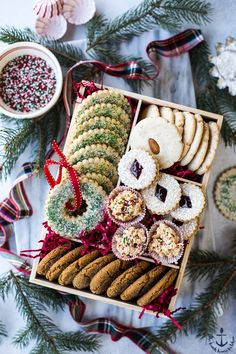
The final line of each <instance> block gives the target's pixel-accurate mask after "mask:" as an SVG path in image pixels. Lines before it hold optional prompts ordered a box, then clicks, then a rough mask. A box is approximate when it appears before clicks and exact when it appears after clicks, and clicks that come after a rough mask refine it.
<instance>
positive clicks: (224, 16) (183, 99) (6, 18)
mask: <svg viewBox="0 0 236 354" xmlns="http://www.w3.org/2000/svg"><path fill="white" fill-rule="evenodd" d="M138 2H140V1H135V0H129V1H124V0H120V1H119V2H118V1H116V2H111V1H108V0H96V4H97V9H98V11H99V12H102V13H104V14H106V15H107V16H109V17H114V16H116V15H117V14H120V13H122V12H124V11H125V10H127V9H128V8H130V7H131V6H134V5H135V4H137V3H138ZM212 3H213V5H214V7H215V10H214V14H213V22H212V23H211V24H209V25H207V26H204V27H203V32H204V34H206V39H207V40H208V41H209V43H210V45H211V48H212V49H214V43H215V42H216V41H223V40H224V38H225V37H226V36H228V35H234V34H235V27H236V25H235V23H236V21H235V20H236V12H235V10H236V2H235V1H229V0H228V1H227V7H226V6H225V3H224V2H222V1H220V0H214V1H213V0H212ZM223 3H224V4H223ZM18 4H19V3H18V1H16V0H8V1H7V2H6V1H4V2H3V1H2V2H1V12H0V26H5V25H14V26H17V27H19V28H23V27H30V28H33V26H34V20H35V19H34V15H33V12H32V1H30V0H25V1H24V5H23V6H21V11H19V12H18V11H16V10H15V9H16V8H17V7H18ZM233 20H234V21H233ZM167 36H168V34H167V33H166V32H165V31H162V30H161V31H156V32H151V33H146V34H144V35H142V36H141V38H139V39H135V40H134V41H132V42H131V43H130V44H128V45H124V51H125V52H127V53H131V52H132V53H135V55H142V56H145V46H146V45H147V43H148V42H149V41H151V40H153V39H156V38H166V37H167ZM83 38H84V28H83V27H80V28H75V27H74V26H69V30H68V32H67V34H66V36H65V38H64V39H65V40H81V39H83ZM2 47H4V45H3V44H1V43H0V49H1V48H2ZM105 82H106V84H110V85H112V86H116V87H123V88H125V86H124V84H123V82H122V80H121V79H114V78H113V79H111V78H106V80H105ZM144 94H146V95H150V96H153V97H158V98H162V99H166V100H170V101H173V102H177V103H183V104H185V105H190V106H194V105H195V96H194V90H193V84H192V78H191V70H190V66H189V60H188V55H187V54H185V55H183V56H181V57H178V58H174V59H168V58H165V59H163V60H161V74H160V76H159V78H158V79H157V80H156V82H155V84H154V85H153V86H152V87H151V88H150V87H147V88H146V89H145V90H144ZM28 156H29V151H26V152H25V153H24V156H23V157H22V158H21V159H20V161H19V163H18V164H17V165H18V166H17V167H19V166H20V165H21V163H22V162H23V161H26V159H27V158H28ZM235 164H236V158H235V154H234V152H233V150H232V149H229V148H227V149H225V148H224V146H223V144H222V143H221V145H220V148H219V151H218V154H217V158H216V161H215V164H214V168H213V173H212V177H211V180H210V184H209V189H208V190H209V193H208V210H207V213H206V217H205V222H204V226H205V229H204V232H203V233H202V234H199V235H198V237H197V239H196V241H195V243H196V244H198V245H199V246H200V247H201V248H205V249H215V250H217V251H219V252H222V251H223V249H225V248H226V247H227V244H228V240H229V239H230V237H232V235H233V231H234V229H235V224H233V223H231V222H229V221H227V220H226V219H224V218H223V217H222V216H221V215H220V214H219V213H218V211H217V210H216V208H215V206H214V203H213V200H212V187H213V182H214V180H215V176H216V175H217V174H218V173H219V172H220V171H222V170H223V169H224V168H226V167H228V166H231V165H235ZM17 167H16V169H15V170H14V171H13V174H12V176H11V177H10V178H9V179H8V180H7V181H6V182H5V183H2V185H1V191H2V193H1V198H3V197H5V196H6V195H7V193H8V191H9V188H10V185H11V182H12V181H14V177H15V175H16V173H17ZM26 188H27V193H28V196H29V199H30V200H31V201H32V204H33V208H34V215H33V216H32V217H31V218H30V219H28V220H22V221H19V222H17V223H16V224H15V232H16V240H15V243H16V245H15V246H16V249H17V251H18V252H19V251H20V250H21V249H29V248H35V245H36V241H37V239H38V237H39V235H40V229H41V222H42V220H43V204H44V201H45V197H46V195H47V192H48V186H47V184H46V182H45V180H44V179H43V178H41V179H39V178H34V179H33V180H31V181H28V182H27V187H26ZM12 244H13V246H14V242H12ZM0 267H1V268H0V272H1V273H2V272H4V271H5V270H6V269H7V268H8V265H7V264H6V263H4V262H3V261H2V260H1V259H0ZM202 286H203V285H202V284H198V283H197V284H190V283H188V282H187V280H186V279H185V280H184V285H183V287H182V289H181V294H180V296H179V300H178V303H177V305H180V306H185V307H188V306H189V305H190V303H191V300H192V297H193V294H194V293H196V292H199V291H200V290H201V288H202ZM85 302H86V304H87V305H88V306H87V312H86V318H88V319H90V318H94V317H97V316H111V317H112V318H114V319H116V320H118V321H121V322H122V323H125V324H129V325H132V326H137V327H151V328H152V329H153V330H155V328H156V326H158V325H159V324H160V323H161V321H162V320H156V319H155V318H154V317H152V316H149V315H145V316H144V317H143V319H142V320H141V321H140V320H138V319H137V318H138V315H137V313H136V312H132V311H127V310H124V309H121V308H118V307H115V306H109V305H104V304H102V303H100V302H94V301H89V300H85ZM233 309H235V306H234V307H233V304H232V307H231V309H229V310H228V311H226V312H225V313H224V314H223V316H222V317H220V318H219V327H223V328H224V330H225V332H227V333H228V334H232V335H233V333H235V329H236V326H235V324H234V321H233V315H232V313H233ZM0 319H2V320H3V321H4V322H5V323H6V326H7V330H8V333H9V338H7V339H6V340H4V342H3V343H2V344H1V346H0V353H2V352H4V351H6V352H7V353H10V354H23V353H26V351H25V350H20V349H16V348H15V347H13V346H12V345H11V338H12V337H13V335H14V334H15V333H16V330H17V329H18V328H19V327H21V326H22V325H23V322H22V319H21V317H20V316H19V315H18V314H17V311H16V309H15V305H14V303H13V302H12V301H11V302H10V303H9V302H7V303H6V304H4V303H1V302H0ZM55 321H56V323H58V325H60V326H61V327H62V328H63V329H64V330H76V329H77V328H78V326H77V325H76V324H75V323H74V322H73V320H71V319H70V316H69V314H68V312H67V311H65V312H64V313H60V314H57V315H56V316H55ZM235 348H236V347H235ZM173 349H174V350H175V351H177V352H178V353H181V354H182V353H183V354H198V353H200V352H201V351H202V352H204V353H206V354H208V353H209V354H211V353H213V350H212V349H211V348H210V346H209V344H208V343H205V342H204V341H203V342H200V341H199V340H197V339H196V338H195V337H194V336H190V337H184V338H179V339H178V340H177V342H176V343H175V344H173ZM123 350H126V351H127V352H131V351H132V352H134V353H137V354H138V353H141V350H139V349H138V348H137V347H136V346H134V345H133V344H132V343H131V342H130V341H128V340H127V339H122V340H120V341H119V342H116V343H113V342H112V341H111V340H110V339H109V337H108V336H106V335H104V336H102V347H101V349H100V353H102V354H109V353H112V354H116V353H121V352H122V351H123ZM29 351H30V350H29V349H27V352H29ZM235 352H236V349H235ZM49 354H50V353H49Z"/></svg>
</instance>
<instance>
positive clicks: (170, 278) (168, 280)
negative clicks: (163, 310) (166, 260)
mask: <svg viewBox="0 0 236 354" xmlns="http://www.w3.org/2000/svg"><path fill="white" fill-rule="evenodd" d="M177 274H178V270H177V269H171V270H169V271H168V273H166V274H165V275H164V277H163V278H162V279H161V280H159V282H158V283H157V284H156V285H154V286H153V287H152V288H151V289H150V290H149V291H148V292H147V293H146V294H144V295H143V296H142V297H140V298H139V299H138V301H137V304H138V305H139V306H145V305H148V304H150V303H151V302H152V301H153V300H155V299H156V298H157V297H158V296H159V295H161V294H162V293H163V291H165V290H166V289H168V288H169V286H170V285H171V284H173V283H174V281H175V278H176V277H177Z"/></svg>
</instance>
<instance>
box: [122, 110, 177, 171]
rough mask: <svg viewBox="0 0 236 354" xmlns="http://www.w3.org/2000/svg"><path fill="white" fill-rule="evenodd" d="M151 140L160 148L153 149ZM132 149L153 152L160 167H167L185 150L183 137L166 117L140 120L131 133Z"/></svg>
mask: <svg viewBox="0 0 236 354" xmlns="http://www.w3.org/2000/svg"><path fill="white" fill-rule="evenodd" d="M150 141H152V142H153V141H155V142H156V144H158V146H159V149H158V152H157V153H154V151H152V149H151V147H152V145H151V146H150ZM129 142H130V146H131V149H141V150H145V151H148V152H150V153H153V154H154V156H156V157H157V158H158V162H159V165H160V169H166V168H168V167H170V166H172V165H173V164H174V163H175V162H177V161H178V160H179V158H180V156H181V154H182V151H183V143H182V137H181V135H180V133H179V131H178V129H177V127H176V126H175V125H174V124H173V123H170V122H169V121H167V120H166V119H164V118H161V117H160V118H158V119H153V118H145V119H143V120H141V121H140V122H138V123H137V124H136V125H135V127H134V128H133V129H132V131H131V133H130V140H129Z"/></svg>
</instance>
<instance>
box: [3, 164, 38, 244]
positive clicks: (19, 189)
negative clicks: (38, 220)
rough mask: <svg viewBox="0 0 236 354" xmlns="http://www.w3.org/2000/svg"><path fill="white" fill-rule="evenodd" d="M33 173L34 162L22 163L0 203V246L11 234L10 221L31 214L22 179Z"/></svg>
mask: <svg viewBox="0 0 236 354" xmlns="http://www.w3.org/2000/svg"><path fill="white" fill-rule="evenodd" d="M35 174H36V172H35V171H34V163H29V162H27V163H24V164H23V166H22V169H21V171H20V173H19V175H18V176H17V178H16V180H15V182H14V185H13V187H12V189H11V191H10V193H9V196H8V198H6V199H4V200H3V201H2V202H1V203H0V247H2V246H3V245H4V244H6V243H7V240H8V238H9V237H10V236H11V235H12V234H13V226H12V223H13V222H15V221H18V220H20V219H23V218H26V217H29V216H31V215H32V214H33V210H32V206H31V204H30V202H29V200H28V198H27V195H26V192H25V188H24V183H23V181H25V180H26V179H28V178H30V177H32V176H34V175H35Z"/></svg>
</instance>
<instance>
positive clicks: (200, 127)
mask: <svg viewBox="0 0 236 354" xmlns="http://www.w3.org/2000/svg"><path fill="white" fill-rule="evenodd" d="M195 119H196V131H195V135H194V138H193V141H192V144H191V145H190V148H189V150H188V152H187V154H186V155H185V156H184V157H183V158H182V160H181V161H180V165H181V166H186V165H187V164H189V163H190V162H191V161H192V159H193V158H194V156H195V154H196V152H197V151H198V148H199V146H200V144H201V141H202V136H203V131H204V122H203V119H202V117H201V116H200V114H195Z"/></svg>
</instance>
